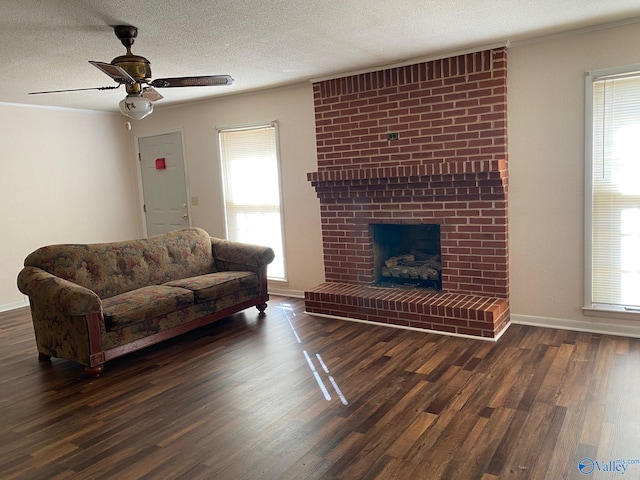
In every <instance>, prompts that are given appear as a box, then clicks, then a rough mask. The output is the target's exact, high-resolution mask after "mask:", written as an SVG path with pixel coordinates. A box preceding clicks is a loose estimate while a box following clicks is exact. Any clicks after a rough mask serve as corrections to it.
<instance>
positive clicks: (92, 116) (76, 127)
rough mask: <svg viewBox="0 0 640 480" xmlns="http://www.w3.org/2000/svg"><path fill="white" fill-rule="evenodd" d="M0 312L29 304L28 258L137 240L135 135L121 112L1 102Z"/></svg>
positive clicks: (139, 231)
mask: <svg viewBox="0 0 640 480" xmlns="http://www.w3.org/2000/svg"><path fill="white" fill-rule="evenodd" d="M0 119H2V128H0V159H1V160H0V166H1V167H2V174H1V175H0V204H1V205H2V207H1V208H0V212H1V213H0V225H1V227H0V228H1V229H2V237H1V238H2V248H0V310H6V309H9V308H12V307H17V306H22V305H24V304H25V297H24V296H23V295H22V294H21V293H20V291H19V290H18V288H17V286H16V277H17V275H18V272H19V271H20V269H21V268H22V265H23V261H24V258H25V257H26V256H27V255H28V254H29V253H30V252H32V251H33V250H35V249H36V248H38V247H40V246H43V245H47V244H52V243H85V242H100V241H110V240H121V239H128V238H135V237H137V236H139V235H140V234H141V230H140V220H139V219H138V213H137V209H136V208H135V206H136V204H137V197H136V184H135V181H134V179H135V176H134V174H133V173H134V164H133V162H132V160H131V158H132V154H131V151H130V149H129V145H130V142H129V141H128V140H127V136H128V135H129V134H128V133H127V132H126V130H125V129H124V122H123V120H122V117H121V116H120V115H116V114H106V113H97V112H88V111H80V110H69V109H52V108H39V107H26V106H18V105H10V104H0Z"/></svg>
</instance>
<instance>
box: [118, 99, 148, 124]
mask: <svg viewBox="0 0 640 480" xmlns="http://www.w3.org/2000/svg"><path fill="white" fill-rule="evenodd" d="M119 107H120V111H121V112H122V114H123V115H124V116H126V117H129V118H133V119H134V120H142V119H143V118H144V117H146V116H147V115H149V114H150V113H151V112H153V103H151V101H150V100H148V99H146V98H144V97H143V96H142V95H140V94H139V93H130V94H128V95H127V96H126V97H125V98H123V99H122V100H120V103H119Z"/></svg>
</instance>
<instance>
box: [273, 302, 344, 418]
mask: <svg viewBox="0 0 640 480" xmlns="http://www.w3.org/2000/svg"><path fill="white" fill-rule="evenodd" d="M276 308H279V309H281V310H282V312H283V313H284V315H285V318H286V319H287V322H289V327H290V328H291V331H292V332H293V335H294V337H295V338H296V341H297V342H298V343H299V344H300V345H302V340H300V337H299V336H298V332H297V331H296V328H295V326H294V324H293V321H292V320H293V318H294V317H295V316H296V314H295V312H294V311H293V307H292V306H291V304H290V303H285V302H282V303H280V304H279V305H277V306H276ZM302 354H303V355H304V357H305V360H306V361H307V365H308V366H309V369H310V370H311V373H312V374H313V377H314V378H315V380H316V382H317V384H318V387H319V388H320V391H321V392H322V395H323V396H324V398H325V400H327V401H330V400H331V394H330V393H329V390H328V389H327V387H326V386H325V384H324V381H323V380H322V377H321V376H320V372H318V370H317V369H316V367H315V364H314V362H313V360H312V358H311V356H310V355H309V353H308V352H307V351H306V350H302ZM315 357H316V359H317V361H318V363H319V364H320V368H321V369H322V371H323V372H324V373H325V374H326V375H327V377H328V380H329V382H330V383H331V386H332V387H333V389H334V391H335V392H336V395H337V396H338V398H339V399H340V402H342V404H343V405H349V402H348V401H347V399H346V398H345V396H344V395H343V394H342V391H341V390H340V387H339V386H338V382H336V380H335V378H333V376H332V375H329V373H330V372H329V368H328V367H327V365H326V364H325V362H324V361H323V360H322V357H321V356H320V354H319V353H316V354H315Z"/></svg>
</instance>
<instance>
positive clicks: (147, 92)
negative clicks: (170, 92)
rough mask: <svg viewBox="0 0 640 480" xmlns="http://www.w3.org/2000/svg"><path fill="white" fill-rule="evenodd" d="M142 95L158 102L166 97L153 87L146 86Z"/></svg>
mask: <svg viewBox="0 0 640 480" xmlns="http://www.w3.org/2000/svg"><path fill="white" fill-rule="evenodd" d="M142 96H143V97H144V98H146V99H147V100H149V101H151V102H157V101H158V100H162V99H163V98H164V97H163V96H162V95H160V93H159V92H158V91H157V90H156V89H155V88H153V87H145V88H144V89H142Z"/></svg>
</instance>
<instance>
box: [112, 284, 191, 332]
mask: <svg viewBox="0 0 640 480" xmlns="http://www.w3.org/2000/svg"><path fill="white" fill-rule="evenodd" d="M190 305H193V292H192V291H191V290H185V289H183V288H176V287H169V286H166V285H151V286H147V287H142V288H138V289H136V290H132V291H130V292H126V293H122V294H120V295H116V296H115V297H110V298H105V299H104V300H102V310H103V313H104V321H105V327H106V329H107V330H112V329H114V328H121V327H125V326H128V325H131V324H134V323H138V322H142V321H144V320H149V319H151V318H154V317H157V316H159V315H165V314H167V313H170V312H174V311H176V310H179V309H181V308H184V307H188V306H190Z"/></svg>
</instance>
